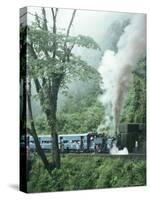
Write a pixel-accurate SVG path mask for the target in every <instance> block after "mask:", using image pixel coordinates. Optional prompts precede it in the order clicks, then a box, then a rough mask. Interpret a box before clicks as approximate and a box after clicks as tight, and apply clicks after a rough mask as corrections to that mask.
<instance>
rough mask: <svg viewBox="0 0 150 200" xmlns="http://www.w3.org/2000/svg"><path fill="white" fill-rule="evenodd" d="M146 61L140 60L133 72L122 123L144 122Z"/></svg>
mask: <svg viewBox="0 0 150 200" xmlns="http://www.w3.org/2000/svg"><path fill="white" fill-rule="evenodd" d="M145 74H146V60H145V58H144V59H141V60H140V61H139V63H138V65H137V68H136V70H135V71H134V72H133V82H132V83H131V84H130V86H129V90H128V96H127V98H126V102H125V105H124V110H123V114H122V121H126V122H133V123H136V122H137V123H138V122H143V123H145V122H146V80H145V79H146V76H145Z"/></svg>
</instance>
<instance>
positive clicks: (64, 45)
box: [28, 8, 100, 168]
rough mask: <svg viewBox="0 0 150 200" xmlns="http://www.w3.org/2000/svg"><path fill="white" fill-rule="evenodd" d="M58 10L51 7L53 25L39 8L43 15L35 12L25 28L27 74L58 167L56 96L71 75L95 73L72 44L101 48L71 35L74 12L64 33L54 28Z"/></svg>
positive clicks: (55, 164) (43, 10)
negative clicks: (50, 25)
mask: <svg viewBox="0 0 150 200" xmlns="http://www.w3.org/2000/svg"><path fill="white" fill-rule="evenodd" d="M58 11H59V10H58V9H57V8H56V9H53V8H51V17H52V22H53V24H52V27H49V23H48V20H47V16H46V11H45V9H44V8H42V17H40V16H38V15H37V14H36V15H35V23H34V24H33V25H31V26H29V27H28V66H29V67H28V68H29V71H28V73H29V74H28V75H29V79H30V80H31V83H32V81H33V82H34V84H35V88H36V91H37V94H38V98H39V100H40V105H41V107H42V110H43V112H44V113H45V115H46V119H47V124H48V128H49V132H50V133H51V135H52V161H53V166H54V167H56V168H59V167H60V154H59V148H58V135H57V129H56V126H57V118H56V112H57V98H58V92H59V89H60V88H61V87H65V86H66V83H67V81H68V80H71V79H72V77H74V76H80V77H81V78H84V79H87V78H90V77H91V75H92V74H93V73H96V72H95V70H94V68H91V66H89V65H88V64H87V63H86V62H85V61H83V60H82V59H81V57H79V56H76V55H75V54H73V49H74V48H75V46H78V47H84V48H92V49H100V48H99V46H98V45H97V44H96V42H95V41H94V40H93V39H92V38H91V37H88V36H83V35H77V36H70V30H71V26H72V24H73V20H74V17H75V14H76V10H73V12H72V16H71V19H70V22H69V24H68V28H67V29H66V32H60V30H59V29H58V28H57V16H58Z"/></svg>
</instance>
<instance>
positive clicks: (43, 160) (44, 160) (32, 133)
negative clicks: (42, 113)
mask: <svg viewBox="0 0 150 200" xmlns="http://www.w3.org/2000/svg"><path fill="white" fill-rule="evenodd" d="M30 87H31V86H30V83H29V88H30ZM27 101H28V110H29V119H30V124H31V133H30V134H31V135H32V136H33V139H34V142H35V146H36V149H37V153H38V155H39V156H40V158H41V160H42V162H43V164H44V166H45V168H46V170H47V171H48V173H49V174H50V173H51V170H52V169H53V165H52V164H50V163H49V162H48V160H47V158H46V156H45V154H44V152H43V150H42V148H41V146H40V142H39V140H38V137H37V133H36V129H35V126H34V120H33V114H32V107H31V93H30V89H29V91H27Z"/></svg>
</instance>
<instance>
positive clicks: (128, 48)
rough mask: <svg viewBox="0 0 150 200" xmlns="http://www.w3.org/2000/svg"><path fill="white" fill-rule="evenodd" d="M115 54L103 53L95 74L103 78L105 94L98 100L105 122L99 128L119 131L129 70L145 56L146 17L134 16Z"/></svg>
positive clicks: (130, 71)
mask: <svg viewBox="0 0 150 200" xmlns="http://www.w3.org/2000/svg"><path fill="white" fill-rule="evenodd" d="M117 48H118V51H117V53H115V52H114V51H111V50H106V51H105V53H104V56H103V58H102V61H101V64H100V66H99V68H98V71H99V73H100V75H101V77H102V81H103V90H104V94H103V95H102V96H101V97H100V101H101V102H102V103H103V105H104V107H105V122H104V124H103V125H100V127H99V129H103V128H110V129H111V130H113V131H118V125H119V122H120V114H121V109H122V105H123V100H124V96H125V94H126V92H127V89H128V85H129V83H130V82H131V81H132V71H133V70H134V69H135V67H136V64H137V62H138V61H139V59H140V58H141V57H143V56H144V55H145V53H146V16H145V15H144V14H136V15H134V16H133V18H132V19H131V22H130V24H129V25H128V26H127V27H126V28H125V30H124V32H123V34H122V35H121V37H120V39H119V41H118V43H117Z"/></svg>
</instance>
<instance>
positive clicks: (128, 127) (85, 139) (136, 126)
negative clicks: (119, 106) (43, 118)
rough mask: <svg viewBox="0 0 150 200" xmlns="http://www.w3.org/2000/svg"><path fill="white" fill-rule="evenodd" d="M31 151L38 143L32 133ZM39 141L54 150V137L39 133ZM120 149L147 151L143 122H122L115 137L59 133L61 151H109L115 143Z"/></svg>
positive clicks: (30, 139)
mask: <svg viewBox="0 0 150 200" xmlns="http://www.w3.org/2000/svg"><path fill="white" fill-rule="evenodd" d="M27 137H28V138H27V141H28V142H27V144H28V147H29V149H30V151H36V145H35V142H34V139H33V137H32V136H31V135H28V136H27ZM38 139H39V143H40V145H41V148H42V149H43V150H44V151H51V150H52V137H51V136H50V135H39V136H38ZM114 143H115V144H116V146H117V147H118V148H119V149H123V148H124V147H126V148H127V149H128V151H129V153H144V154H145V152H146V128H145V124H143V123H130V124H120V126H119V134H117V135H115V136H114V137H110V136H106V135H105V134H104V133H101V134H97V133H91V132H90V133H81V134H63V135H58V144H59V149H60V152H61V153H70V152H74V153H79V152H87V153H90V152H97V153H109V151H110V149H111V148H112V145H113V144H114Z"/></svg>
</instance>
